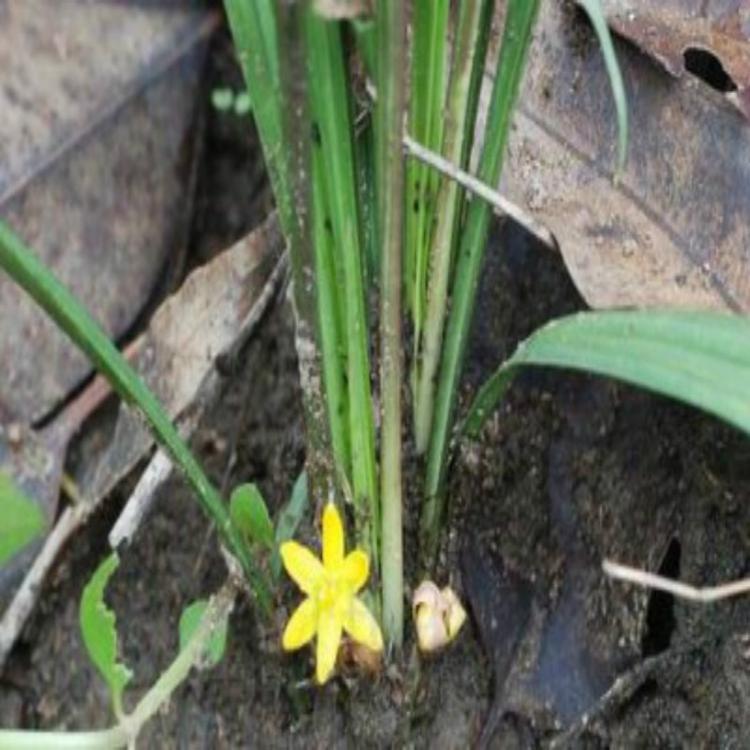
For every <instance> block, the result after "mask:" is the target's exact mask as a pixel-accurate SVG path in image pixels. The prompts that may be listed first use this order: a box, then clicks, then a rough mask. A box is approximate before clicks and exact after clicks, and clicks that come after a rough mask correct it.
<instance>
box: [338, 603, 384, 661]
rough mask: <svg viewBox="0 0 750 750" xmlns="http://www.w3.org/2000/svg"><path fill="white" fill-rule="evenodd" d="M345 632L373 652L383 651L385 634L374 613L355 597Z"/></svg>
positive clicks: (346, 619)
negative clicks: (381, 630)
mask: <svg viewBox="0 0 750 750" xmlns="http://www.w3.org/2000/svg"><path fill="white" fill-rule="evenodd" d="M344 630H346V632H347V633H349V635H350V636H351V637H352V638H353V639H354V640H355V641H356V642H357V643H361V644H362V645H363V646H367V648H369V649H371V650H372V651H382V650H383V634H382V633H381V632H380V626H379V625H378V623H377V620H376V619H375V618H374V617H373V616H372V613H371V612H370V610H369V609H367V607H366V606H365V605H364V603H363V602H362V601H360V600H359V599H357V597H354V598H353V599H352V602H351V606H350V607H349V609H348V611H347V613H346V616H345V617H344Z"/></svg>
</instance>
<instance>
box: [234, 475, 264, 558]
mask: <svg viewBox="0 0 750 750" xmlns="http://www.w3.org/2000/svg"><path fill="white" fill-rule="evenodd" d="M229 512H230V514H231V516H232V520H233V521H234V522H235V524H237V526H238V527H239V529H240V530H241V531H242V533H243V534H245V535H246V536H247V537H248V538H249V539H250V541H252V542H258V543H260V544H262V545H263V546H264V547H267V548H268V549H272V548H273V523H272V522H271V516H270V515H269V514H268V508H267V507H266V501H265V500H264V499H263V495H261V494H260V490H259V489H258V488H257V487H256V486H255V485H254V484H242V485H240V486H239V487H237V488H236V489H235V490H234V492H232V497H231V498H230V500H229Z"/></svg>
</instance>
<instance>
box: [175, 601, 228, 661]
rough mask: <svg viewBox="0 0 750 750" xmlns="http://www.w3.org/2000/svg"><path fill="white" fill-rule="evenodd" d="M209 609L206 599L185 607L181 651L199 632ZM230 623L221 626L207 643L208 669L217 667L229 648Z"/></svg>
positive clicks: (181, 632)
mask: <svg viewBox="0 0 750 750" xmlns="http://www.w3.org/2000/svg"><path fill="white" fill-rule="evenodd" d="M207 608H208V602H207V601H206V600H205V599H198V600H197V601H194V602H193V603H192V604H190V605H188V606H187V607H185V609H184V610H183V611H182V615H181V616H180V651H182V650H183V649H184V648H185V646H187V644H188V643H190V640H191V639H192V638H193V636H194V635H195V633H196V631H197V630H198V626H199V625H200V624H201V620H202V619H203V615H204V614H205V613H206V609H207ZM227 632H228V622H227V621H226V620H224V622H222V623H221V624H219V625H218V626H217V627H216V628H215V629H214V632H213V633H212V634H211V637H210V638H209V639H208V642H207V643H206V649H205V651H204V660H203V665H204V666H206V667H214V666H216V665H217V664H218V663H219V662H220V661H221V659H222V657H223V656H224V651H226V647H227Z"/></svg>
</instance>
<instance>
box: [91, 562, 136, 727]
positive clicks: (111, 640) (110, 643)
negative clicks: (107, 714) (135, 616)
mask: <svg viewBox="0 0 750 750" xmlns="http://www.w3.org/2000/svg"><path fill="white" fill-rule="evenodd" d="M119 564H120V559H119V557H118V556H117V553H116V552H113V553H112V554H111V555H110V556H109V557H107V558H106V559H105V560H104V561H103V562H102V563H101V564H100V565H99V567H98V568H97V569H96V571H95V572H94V575H93V576H91V580H89V582H88V583H87V584H86V588H84V590H83V595H82V596H81V605H80V611H79V618H80V624H81V635H82V636H83V643H84V645H85V646H86V651H87V652H88V655H89V658H90V659H91V661H92V662H93V663H94V666H95V667H96V668H97V670H98V671H99V674H101V676H102V677H103V678H104V681H105V682H106V683H107V685H108V687H109V691H110V694H111V695H112V705H113V707H114V711H115V714H116V715H117V716H118V717H119V716H122V693H123V690H124V689H125V686H126V685H127V684H128V682H130V679H131V677H132V676H133V673H132V672H131V671H130V670H129V669H128V668H127V667H126V666H125V665H124V664H122V663H121V662H119V661H118V660H117V622H116V618H115V613H114V612H112V610H111V609H109V608H108V607H107V605H106V604H105V602H104V590H105V588H106V587H107V583H108V582H109V579H110V578H111V577H112V574H113V573H114V572H115V571H116V570H117V567H118V566H119Z"/></svg>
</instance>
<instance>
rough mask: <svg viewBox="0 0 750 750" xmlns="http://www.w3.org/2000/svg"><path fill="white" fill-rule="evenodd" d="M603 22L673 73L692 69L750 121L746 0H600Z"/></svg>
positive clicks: (749, 26) (749, 30) (749, 25)
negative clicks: (731, 96) (726, 95)
mask: <svg viewBox="0 0 750 750" xmlns="http://www.w3.org/2000/svg"><path fill="white" fill-rule="evenodd" d="M602 9H603V10H604V13H605V15H606V17H607V22H608V23H609V25H610V26H612V28H613V29H615V30H616V31H617V32H618V33H619V34H622V35H623V36H625V37H627V38H628V39H630V40H631V41H633V42H635V44H637V45H638V47H640V48H641V49H642V50H643V51H644V52H646V53H647V54H648V55H649V56H651V57H653V58H654V59H655V60H657V61H658V62H659V63H661V64H662V65H663V66H664V67H665V68H666V69H667V70H668V71H669V72H670V73H671V74H672V75H674V76H681V75H682V74H683V73H685V72H689V73H693V74H694V75H697V76H698V77H700V78H702V79H703V80H704V81H706V82H707V83H708V84H709V85H710V86H713V87H714V88H716V89H717V90H718V91H723V92H725V93H730V92H736V94H735V96H734V99H735V101H736V102H737V104H738V105H739V106H740V108H741V109H742V111H743V112H744V114H745V116H746V117H747V118H748V119H749V120H750V96H749V95H750V4H748V3H747V2H745V1H744V0H712V1H711V2H705V0H688V1H687V2H686V0H650V1H647V2H644V0H602Z"/></svg>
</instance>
